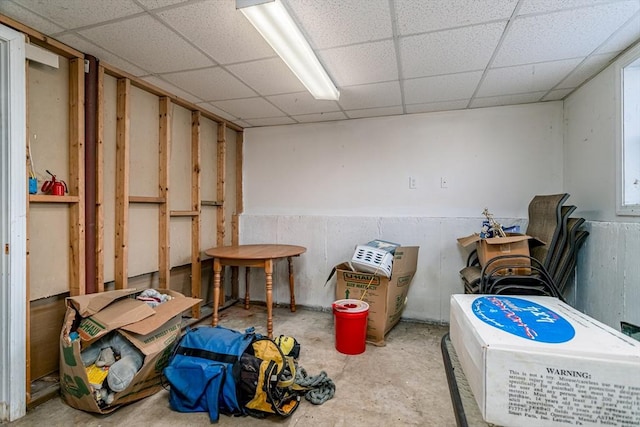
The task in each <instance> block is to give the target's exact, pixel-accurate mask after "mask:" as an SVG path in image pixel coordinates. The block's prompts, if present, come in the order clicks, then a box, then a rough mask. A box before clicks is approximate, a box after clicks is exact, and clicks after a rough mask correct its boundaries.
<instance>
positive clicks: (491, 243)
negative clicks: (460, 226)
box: [458, 233, 544, 274]
mask: <svg viewBox="0 0 640 427" xmlns="http://www.w3.org/2000/svg"><path fill="white" fill-rule="evenodd" d="M458 243H460V244H461V245H462V246H463V247H468V246H470V245H472V244H475V245H476V251H477V253H478V261H479V262H480V266H481V267H484V266H485V265H486V264H487V262H488V261H489V260H491V259H493V258H495V257H497V256H501V255H524V257H523V258H515V259H505V260H500V261H495V262H494V263H492V264H491V268H492V269H493V268H494V267H495V268H497V267H500V266H511V267H513V266H514V265H516V266H520V265H521V266H523V268H508V269H505V270H504V271H502V270H501V271H499V272H497V274H530V273H531V269H530V268H526V267H527V266H530V265H531V261H530V260H529V259H528V258H526V257H528V256H529V247H530V246H532V245H541V244H544V243H543V242H542V241H540V240H538V239H536V238H535V237H531V236H527V235H526V234H516V233H509V234H507V237H489V238H486V239H483V238H481V237H480V235H478V234H472V235H470V236H467V237H461V238H459V239H458Z"/></svg>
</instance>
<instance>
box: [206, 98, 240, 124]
mask: <svg viewBox="0 0 640 427" xmlns="http://www.w3.org/2000/svg"><path fill="white" fill-rule="evenodd" d="M196 105H197V106H198V107H200V108H202V109H203V110H207V111H209V112H211V113H213V114H215V115H216V116H220V117H222V118H223V119H226V120H229V121H231V122H232V121H234V120H238V119H237V118H236V117H235V116H233V115H231V114H229V113H227V112H226V111H223V110H221V109H219V108H218V107H216V106H215V105H212V104H211V103H209V102H200V103H197V104H196Z"/></svg>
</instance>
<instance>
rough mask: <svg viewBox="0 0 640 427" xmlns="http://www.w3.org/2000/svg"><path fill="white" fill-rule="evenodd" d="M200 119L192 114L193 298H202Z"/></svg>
mask: <svg viewBox="0 0 640 427" xmlns="http://www.w3.org/2000/svg"><path fill="white" fill-rule="evenodd" d="M200 117H201V114H200V112H199V111H193V112H192V113H191V209H192V210H193V212H194V215H193V216H192V217H191V296H192V297H193V298H200V292H201V291H200V289H201V287H202V266H201V264H200V250H201V249H200V212H201V207H200V199H201V197H200ZM191 311H192V315H193V317H194V318H199V317H200V305H199V304H198V305H196V306H194V307H193V308H192V310H191Z"/></svg>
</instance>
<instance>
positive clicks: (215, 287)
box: [211, 258, 222, 326]
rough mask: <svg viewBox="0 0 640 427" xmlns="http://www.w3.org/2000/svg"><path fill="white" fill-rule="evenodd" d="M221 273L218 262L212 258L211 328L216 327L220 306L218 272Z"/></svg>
mask: <svg viewBox="0 0 640 427" xmlns="http://www.w3.org/2000/svg"><path fill="white" fill-rule="evenodd" d="M221 271H222V265H221V264H220V260H219V259H217V258H214V260H213V317H212V320H211V325H212V326H217V325H218V305H219V304H220V272H221Z"/></svg>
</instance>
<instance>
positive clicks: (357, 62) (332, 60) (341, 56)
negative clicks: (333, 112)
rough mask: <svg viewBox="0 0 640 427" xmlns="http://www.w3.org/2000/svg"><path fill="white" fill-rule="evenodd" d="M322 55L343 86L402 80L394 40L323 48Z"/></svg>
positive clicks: (333, 74)
mask: <svg viewBox="0 0 640 427" xmlns="http://www.w3.org/2000/svg"><path fill="white" fill-rule="evenodd" d="M319 56H320V58H321V59H322V61H323V62H324V65H325V67H326V69H327V70H328V72H329V74H330V75H331V77H332V78H333V81H334V83H335V84H336V85H338V86H340V87H341V86H352V85H357V84H364V83H375V82H383V81H388V80H397V79H398V61H397V59H396V52H395V47H394V45H393V41H391V40H385V41H380V42H374V43H365V44H360V45H355V46H347V47H339V48H335V49H327V50H322V51H320V54H319Z"/></svg>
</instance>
